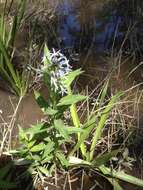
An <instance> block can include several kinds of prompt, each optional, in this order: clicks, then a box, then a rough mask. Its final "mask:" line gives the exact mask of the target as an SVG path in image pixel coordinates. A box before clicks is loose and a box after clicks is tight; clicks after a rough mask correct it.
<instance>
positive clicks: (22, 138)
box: [19, 127, 28, 142]
mask: <svg viewBox="0 0 143 190" xmlns="http://www.w3.org/2000/svg"><path fill="white" fill-rule="evenodd" d="M19 140H20V141H21V142H23V141H28V137H27V135H26V132H25V131H24V130H23V128H22V127H19Z"/></svg>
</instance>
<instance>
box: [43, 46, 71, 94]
mask: <svg viewBox="0 0 143 190" xmlns="http://www.w3.org/2000/svg"><path fill="white" fill-rule="evenodd" d="M44 59H47V58H46V57H45V56H44V58H43V60H44ZM49 59H50V60H49V62H50V64H49V65H48V67H49V69H48V70H49V71H50V73H49V75H50V85H51V88H52V90H54V91H55V92H56V93H59V94H62V95H63V94H65V93H66V92H67V91H66V88H65V87H64V85H63V84H62V82H61V79H62V78H63V77H64V76H65V75H66V74H68V73H69V72H70V71H72V69H71V66H70V65H69V60H68V59H67V58H66V57H65V56H64V55H63V54H62V53H61V52H60V51H55V50H54V49H53V51H52V52H50V57H49Z"/></svg>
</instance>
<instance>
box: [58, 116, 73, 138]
mask: <svg viewBox="0 0 143 190" xmlns="http://www.w3.org/2000/svg"><path fill="white" fill-rule="evenodd" d="M54 127H55V128H56V130H57V131H58V132H59V133H60V135H61V136H62V137H64V138H65V139H66V140H69V139H70V136H69V134H68V131H67V127H66V126H65V124H64V122H63V121H62V120H61V119H58V120H54Z"/></svg>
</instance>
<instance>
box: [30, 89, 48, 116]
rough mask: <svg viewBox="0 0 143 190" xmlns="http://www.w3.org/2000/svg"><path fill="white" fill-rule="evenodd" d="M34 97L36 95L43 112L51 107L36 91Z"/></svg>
mask: <svg viewBox="0 0 143 190" xmlns="http://www.w3.org/2000/svg"><path fill="white" fill-rule="evenodd" d="M34 95H35V99H36V102H37V104H38V105H39V106H40V108H41V110H42V111H43V112H45V110H46V109H47V108H48V107H49V104H48V102H47V101H46V100H45V99H44V98H43V97H42V96H41V94H40V93H39V92H38V91H36V90H34Z"/></svg>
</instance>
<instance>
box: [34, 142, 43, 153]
mask: <svg viewBox="0 0 143 190" xmlns="http://www.w3.org/2000/svg"><path fill="white" fill-rule="evenodd" d="M44 149H45V144H44V143H39V144H38V145H35V146H33V147H32V148H31V149H30V151H31V152H39V151H41V150H44Z"/></svg>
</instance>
